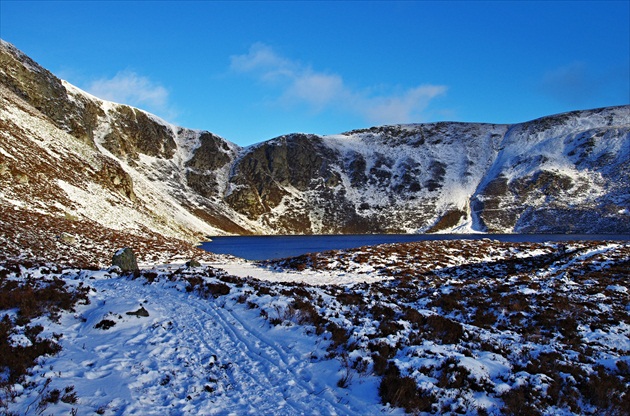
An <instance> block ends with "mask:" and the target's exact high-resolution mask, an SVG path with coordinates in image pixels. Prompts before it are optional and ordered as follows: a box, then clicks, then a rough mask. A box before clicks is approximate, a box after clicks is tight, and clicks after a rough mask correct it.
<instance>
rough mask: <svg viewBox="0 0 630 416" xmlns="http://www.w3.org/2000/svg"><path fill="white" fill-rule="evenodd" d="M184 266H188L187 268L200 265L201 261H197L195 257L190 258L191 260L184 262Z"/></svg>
mask: <svg viewBox="0 0 630 416" xmlns="http://www.w3.org/2000/svg"><path fill="white" fill-rule="evenodd" d="M186 267H188V268H193V267H201V263H199V261H197V260H195V259H191V260H189V261H187V262H186Z"/></svg>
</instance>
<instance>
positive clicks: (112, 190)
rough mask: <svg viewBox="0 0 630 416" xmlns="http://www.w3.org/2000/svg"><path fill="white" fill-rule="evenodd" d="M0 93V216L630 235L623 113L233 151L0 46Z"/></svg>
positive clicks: (136, 224) (208, 227) (177, 232)
mask: <svg viewBox="0 0 630 416" xmlns="http://www.w3.org/2000/svg"><path fill="white" fill-rule="evenodd" d="M0 85H1V86H2V88H1V92H2V104H3V105H2V108H1V109H0V110H1V111H0V122H1V123H2V124H1V125H0V132H1V133H2V134H1V135H0V147H1V148H2V151H0V166H1V169H0V172H2V175H0V180H1V181H2V182H4V184H3V187H4V189H5V190H4V191H3V192H1V193H0V202H1V203H2V204H3V205H4V206H5V207H7V209H9V208H13V209H18V210H23V211H24V212H25V215H26V213H27V212H28V211H34V210H39V211H41V212H43V213H45V214H46V215H52V216H55V217H57V218H60V217H63V218H66V217H68V216H69V217H72V218H78V219H79V220H83V219H85V220H89V221H92V222H94V223H97V224H99V225H100V226H102V227H105V228H107V229H116V230H131V231H132V232H135V233H137V234H141V233H143V232H145V231H146V229H150V230H154V231H156V232H158V233H159V234H161V235H165V236H168V237H169V238H177V239H182V240H186V241H190V242H195V241H201V240H203V239H204V238H206V237H204V236H208V235H222V234H326V233H419V232H420V233H421V232H482V231H483V232H491V233H492V232H501V233H511V232H549V233H610V232H616V233H619V232H621V233H624V232H630V212H629V209H628V207H630V197H629V196H628V195H630V185H629V183H630V180H629V179H630V150H629V149H630V106H616V107H606V108H600V109H593V110H580V111H572V112H568V113H562V114H557V115H552V116H547V117H542V118H539V119H536V120H532V121H529V122H525V123H518V124H509V125H508V124H489V123H462V122H435V123H422V124H418V123H415V124H406V125H389V126H378V127H371V128H367V129H359V130H353V131H350V132H345V133H340V134H337V135H328V136H319V135H315V134H305V133H293V134H287V135H283V136H280V137H277V138H274V139H271V140H268V141H264V142H260V143H257V144H255V145H252V146H248V147H240V146H238V145H236V144H234V143H231V142H230V141H228V140H226V139H224V138H222V137H219V136H217V135H215V134H213V133H211V132H207V131H201V130H192V129H186V128H184V127H180V126H175V125H173V124H170V123H168V122H166V121H164V120H162V119H160V118H159V117H156V116H154V115H151V114H149V113H147V112H145V111H143V110H140V109H137V108H133V107H130V106H127V105H123V104H116V103H111V102H108V101H105V100H101V99H99V98H97V97H94V96H92V95H90V94H88V93H85V92H84V91H82V90H80V89H78V88H76V87H74V86H72V85H71V84H69V83H67V82H66V81H62V80H59V79H58V78H57V77H55V76H54V75H53V74H52V73H50V72H49V71H47V70H46V69H44V68H42V67H41V66H39V65H38V64H37V63H36V62H34V61H33V60H32V59H30V58H29V57H27V56H26V55H25V54H23V53H22V52H20V51H19V50H18V49H17V48H15V47H14V46H13V45H10V44H9V43H7V42H5V41H2V43H1V45H0ZM16 144H20V146H21V148H23V149H28V151H26V152H22V153H20V152H17V151H16V150H15V148H16ZM54 154H57V155H58V156H59V155H61V156H59V157H55V156H54ZM51 155H53V156H51ZM64 158H65V159H64ZM62 159H63V160H62ZM70 159H72V161H70ZM35 162H37V163H35ZM53 165H54V166H55V169H53V170H52V171H50V172H49V171H46V172H47V173H46V174H42V172H43V171H42V169H44V168H43V167H42V166H48V167H50V166H53ZM96 165H98V166H96ZM69 167H74V169H73V170H72V173H73V175H70V176H71V177H70V176H69V175H68V172H67V170H68V168H69ZM97 167H98V169H97ZM64 170H65V171H66V172H64ZM38 175H39V176H38ZM20 181H22V182H20ZM25 184H27V185H25ZM29 186H30V187H31V188H33V189H30V190H29V189H27V188H28V187H29ZM37 187H39V188H40V194H38V195H36V194H35V188H37ZM42 192H43V193H45V195H42V194H41V193H42Z"/></svg>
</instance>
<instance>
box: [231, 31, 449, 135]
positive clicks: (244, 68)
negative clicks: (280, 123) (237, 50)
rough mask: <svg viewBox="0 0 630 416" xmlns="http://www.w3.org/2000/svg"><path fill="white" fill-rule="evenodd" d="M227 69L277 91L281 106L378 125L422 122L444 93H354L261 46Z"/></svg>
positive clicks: (422, 89) (440, 89)
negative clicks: (301, 107)
mask: <svg viewBox="0 0 630 416" xmlns="http://www.w3.org/2000/svg"><path fill="white" fill-rule="evenodd" d="M230 69H231V70H232V71H234V72H239V73H248V74H251V75H253V76H254V77H255V78H257V79H258V80H260V81H261V82H263V83H266V84H268V85H270V86H272V87H274V88H277V89H278V98H277V101H278V102H279V103H281V104H285V105H294V104H306V105H308V106H310V107H311V109H312V110H314V111H323V110H326V109H336V110H340V111H346V112H350V113H354V114H358V115H359V116H361V117H362V118H364V119H365V120H366V121H369V122H371V123H379V124H388V123H391V124H393V123H408V122H415V121H423V119H424V117H423V112H424V111H425V110H426V109H427V107H428V106H429V104H430V102H431V100H433V99H434V98H435V97H438V96H440V95H442V94H444V93H446V90H447V87H445V86H443V85H428V84H427V85H420V86H416V87H413V88H408V89H406V90H402V91H399V92H390V93H385V94H384V93H380V94H374V93H370V92H368V91H369V89H365V90H356V89H353V88H350V87H348V86H347V85H346V83H345V82H344V80H343V78H342V77H341V76H340V75H338V74H329V73H324V72H318V71H315V70H313V69H312V68H311V67H309V66H306V65H304V64H302V63H300V62H298V61H294V60H291V59H288V58H285V57H283V56H281V55H279V54H278V53H277V52H276V51H274V50H273V48H271V47H270V46H268V45H265V44H263V43H256V44H254V45H252V46H251V48H250V49H249V52H248V53H246V54H244V55H234V56H232V57H231V62H230Z"/></svg>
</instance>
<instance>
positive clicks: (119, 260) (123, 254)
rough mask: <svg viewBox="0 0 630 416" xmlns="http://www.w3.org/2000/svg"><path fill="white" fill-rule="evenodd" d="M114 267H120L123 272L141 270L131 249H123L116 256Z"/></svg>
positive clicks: (113, 262)
mask: <svg viewBox="0 0 630 416" xmlns="http://www.w3.org/2000/svg"><path fill="white" fill-rule="evenodd" d="M112 266H118V267H120V269H121V270H122V271H123V272H136V271H138V270H139V268H138V261H137V260H136V255H135V254H134V253H133V250H132V249H130V248H129V247H126V248H122V249H120V250H118V251H117V252H116V254H114V257H112Z"/></svg>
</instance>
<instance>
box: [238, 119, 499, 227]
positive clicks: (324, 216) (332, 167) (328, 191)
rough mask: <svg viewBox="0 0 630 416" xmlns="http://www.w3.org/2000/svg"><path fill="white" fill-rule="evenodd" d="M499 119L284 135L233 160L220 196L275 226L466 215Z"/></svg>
mask: <svg viewBox="0 0 630 416" xmlns="http://www.w3.org/2000/svg"><path fill="white" fill-rule="evenodd" d="M506 130H507V126H497V125H486V124H464V123H436V124H424V125H407V126H386V127H379V128H373V129H369V130H361V131H354V132H350V133H345V134H341V135H335V136H325V137H320V136H315V135H300V134H297V135H288V136H283V137H280V138H277V139H274V140H271V141H269V142H265V143H262V144H260V145H258V146H256V147H254V148H252V149H249V150H248V151H247V153H246V154H245V155H244V156H242V157H241V158H240V159H239V160H237V162H236V164H235V174H234V176H233V177H232V179H231V182H232V186H233V187H232V189H231V192H230V193H229V194H228V196H227V197H226V200H227V202H228V203H230V204H231V205H232V206H233V207H234V208H235V209H236V210H238V211H239V212H242V213H244V214H246V215H248V216H249V217H250V218H252V219H257V220H258V221H259V222H260V223H261V225H267V226H270V227H271V228H273V229H275V230H280V231H281V232H285V233H292V232H305V233H309V232H313V233H338V232H342V233H370V232H402V233H407V232H424V231H428V230H432V231H435V230H437V229H440V228H442V229H451V228H453V227H455V226H458V225H462V224H464V223H465V222H466V220H468V219H469V218H470V217H469V213H468V212H469V208H468V198H469V197H470V195H472V193H473V192H474V191H475V188H476V186H477V184H478V183H479V181H481V179H482V177H483V175H484V173H485V172H486V170H487V169H488V168H489V167H490V165H491V164H492V161H493V160H494V157H495V155H496V154H497V152H498V147H499V144H500V141H501V138H502V137H503V134H504V133H505V131H506Z"/></svg>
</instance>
